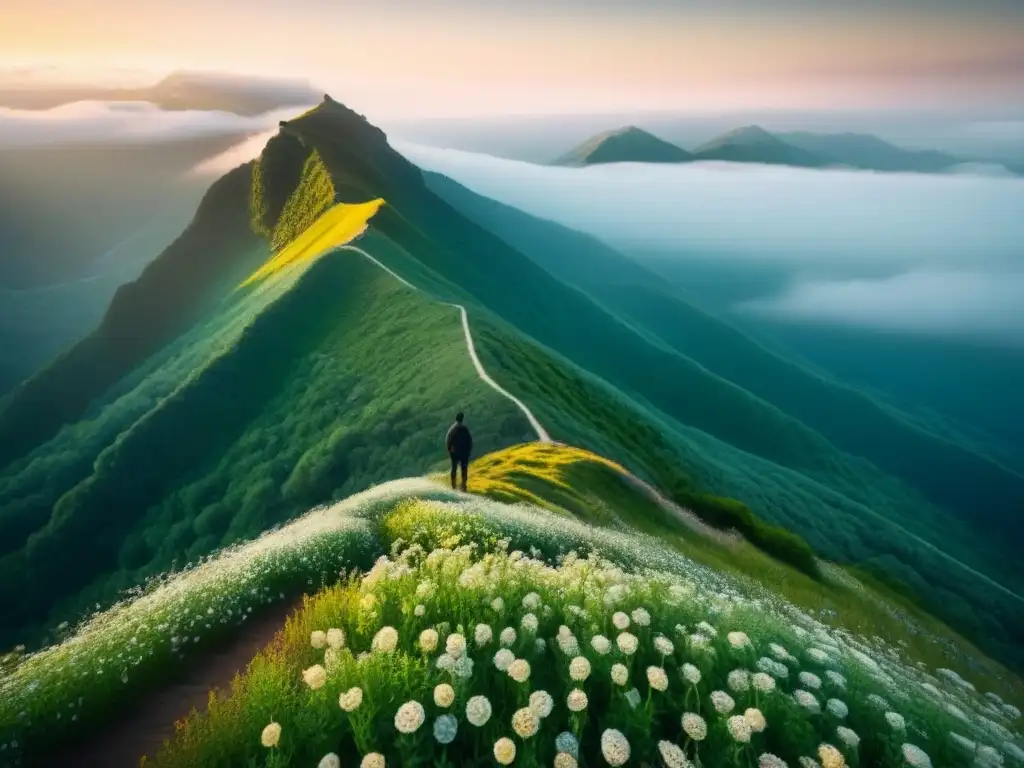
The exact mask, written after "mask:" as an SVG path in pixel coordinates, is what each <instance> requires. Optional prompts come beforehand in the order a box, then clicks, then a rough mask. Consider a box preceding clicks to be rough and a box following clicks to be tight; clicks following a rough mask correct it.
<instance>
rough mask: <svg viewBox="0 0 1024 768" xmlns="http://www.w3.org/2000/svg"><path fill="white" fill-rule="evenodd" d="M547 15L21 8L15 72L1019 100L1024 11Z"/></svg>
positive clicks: (470, 110)
mask: <svg viewBox="0 0 1024 768" xmlns="http://www.w3.org/2000/svg"><path fill="white" fill-rule="evenodd" d="M548 5H550V4H541V3H537V2H523V3H517V4H515V6H514V7H510V6H509V5H508V4H499V3H494V2H480V3H466V2H459V1H458V0H446V1H445V2H439V3H431V4H430V5H429V7H427V6H425V5H419V4H413V3H408V2H401V1H400V0H384V1H383V2H379V3H374V4H372V5H366V4H358V5H357V4H354V3H347V2H344V3H328V2H324V1H323V0H296V2H293V3H288V4H287V5H285V4H280V3H272V2H268V1H266V0H264V1H263V2H256V3H241V2H238V1H236V0H226V1H223V2H220V3H217V4H205V3H203V4H200V3H197V2H191V1H190V2H185V3H181V2H171V1H170V0H154V1H153V2H148V3H145V4H139V3H134V2H132V3H129V2H127V0H113V1H111V2H104V3H93V2H86V0H54V2H48V3H38V2H29V1H28V0H13V3H12V2H11V0H8V2H7V3H5V8H4V24H3V25H2V27H0V50H2V51H4V54H3V58H2V59H0V66H3V67H4V68H5V69H10V68H11V67H12V66H21V67H32V66H39V65H42V64H44V63H45V64H47V65H56V66H57V67H58V69H59V70H62V71H64V72H67V73H74V75H73V76H75V77H78V78H81V76H82V73H83V72H94V73H100V72H102V73H105V75H106V77H108V78H114V79H116V78H118V77H121V78H124V79H131V78H135V79H138V78H140V77H145V76H155V75H156V74H159V73H165V72H168V71H171V70H174V69H178V68H183V67H184V68H203V69H217V70H225V71H239V72H246V73H254V74H274V75H285V76H301V77H304V78H308V79H309V80H310V81H311V82H312V83H314V84H315V85H317V86H318V87H323V88H325V89H330V90H332V91H333V92H335V93H336V94H338V95H340V96H341V97H342V98H344V99H345V100H346V101H348V102H351V103H356V104H359V105H361V106H362V107H363V108H364V109H365V110H366V111H367V114H370V115H373V116H380V117H393V116H419V115H424V116H429V115H438V116H441V115H443V116H448V117H452V116H462V115H464V116H472V115H488V114H524V113H530V112H534V113H537V112H550V113H564V112H585V111H600V110H605V109H626V110H707V109H730V108H738V107H744V108H748V107H749V108H773V107H812V108H817V107H822V108H835V107H870V106H882V107H886V106H911V107H913V106H923V107H927V106H934V105H936V104H948V103H950V102H961V103H964V104H967V105H970V104H976V103H979V102H981V103H991V102H993V101H999V100H1001V99H1017V100H1018V101H1019V100H1020V99H1021V91H1020V88H1019V82H1020V78H1021V76H1022V74H1024V53H1022V51H1024V11H1021V10H1020V8H1019V7H1018V6H1016V5H1014V4H1011V3H1003V2H1001V0H986V2H980V3H976V4H974V6H973V7H972V8H970V9H969V10H970V12H969V13H968V12H967V9H957V8H956V7H954V6H952V5H951V4H949V3H946V2H942V0H920V1H919V2H909V1H908V2H901V3H891V4H883V3H862V4H845V5H844V4H841V3H838V2H824V3H808V2H804V1H803V0H790V1H789V2H786V3H781V4H772V5H771V7H769V6H768V5H767V4H752V3H750V2H747V1H746V0H730V1H729V2H725V3H717V4H714V5H710V4H706V3H705V4H701V3H695V2H679V3H665V2H657V0H642V1H640V2H636V3H631V4H625V3H608V2H604V3H590V4H581V3H578V2H565V3H560V4H558V5H557V7H556V8H555V9H554V10H552V9H551V8H549V7H548ZM55 13H57V14H59V15H60V16H61V18H62V19H63V23H61V24H59V25H55V24H53V21H52V20H53V17H54V14H55ZM43 76H47V72H44V73H43ZM48 76H49V77H51V78H54V77H57V75H56V74H55V73H54V71H52V70H51V71H49V72H48ZM570 90H571V93H572V97H571V98H567V95H566V94H567V92H569V91H570Z"/></svg>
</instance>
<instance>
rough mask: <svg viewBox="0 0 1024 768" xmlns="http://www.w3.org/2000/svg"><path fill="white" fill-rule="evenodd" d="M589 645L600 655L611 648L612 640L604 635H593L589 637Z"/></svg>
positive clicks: (606, 652) (603, 654)
mask: <svg viewBox="0 0 1024 768" xmlns="http://www.w3.org/2000/svg"><path fill="white" fill-rule="evenodd" d="M590 646H591V647H592V648H593V649H594V650H595V651H597V652H598V654H599V655H601V656H606V655H608V653H609V651H611V649H612V641H611V640H609V639H608V638H607V637H605V636H604V635H594V636H593V637H592V638H590Z"/></svg>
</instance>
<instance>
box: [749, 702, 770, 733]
mask: <svg viewBox="0 0 1024 768" xmlns="http://www.w3.org/2000/svg"><path fill="white" fill-rule="evenodd" d="M743 717H744V718H745V719H746V721H747V725H749V726H750V730H751V731H753V732H754V733H761V731H763V730H764V729H765V728H767V727H768V722H767V721H766V720H765V719H764V714H763V713H762V712H761V710H760V709H757V708H755V707H750V708H749V709H747V710H746V711H745V712H744V713H743Z"/></svg>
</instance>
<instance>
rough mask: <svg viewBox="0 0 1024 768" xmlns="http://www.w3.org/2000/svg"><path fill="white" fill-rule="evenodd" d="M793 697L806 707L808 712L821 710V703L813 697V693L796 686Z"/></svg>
mask: <svg viewBox="0 0 1024 768" xmlns="http://www.w3.org/2000/svg"><path fill="white" fill-rule="evenodd" d="M793 698H794V699H796V703H797V704H799V705H800V706H801V707H803V708H804V709H806V710H807V711H808V712H813V713H818V712H820V711H821V704H819V703H818V700H817V699H816V698H814V694H813V693H809V692H807V691H805V690H803V689H802V688H797V689H796V690H795V691H793Z"/></svg>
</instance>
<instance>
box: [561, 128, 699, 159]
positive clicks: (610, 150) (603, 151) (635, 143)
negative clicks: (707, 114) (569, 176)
mask: <svg viewBox="0 0 1024 768" xmlns="http://www.w3.org/2000/svg"><path fill="white" fill-rule="evenodd" d="M692 159H693V156H692V155H691V154H690V153H689V152H687V151H686V150H685V149H681V148H680V147H677V146H676V145H675V144H669V143H668V142H667V141H663V140H662V139H659V138H658V137H657V136H655V135H653V134H651V133H648V132H647V131H645V130H643V129H641V128H637V127H636V126H633V125H631V126H627V127H626V128H619V129H617V130H614V131H607V132H605V133H600V134H598V135H597V136H594V137H592V138H590V139H587V141H585V142H583V143H582V144H580V145H579V146H578V147H576V149H574V150H572V151H571V152H569V153H567V154H565V155H562V157H560V158H558V159H557V160H555V162H554V164H555V165H569V166H582V165H598V164H600V163H685V162H689V161H690V160H692Z"/></svg>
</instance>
